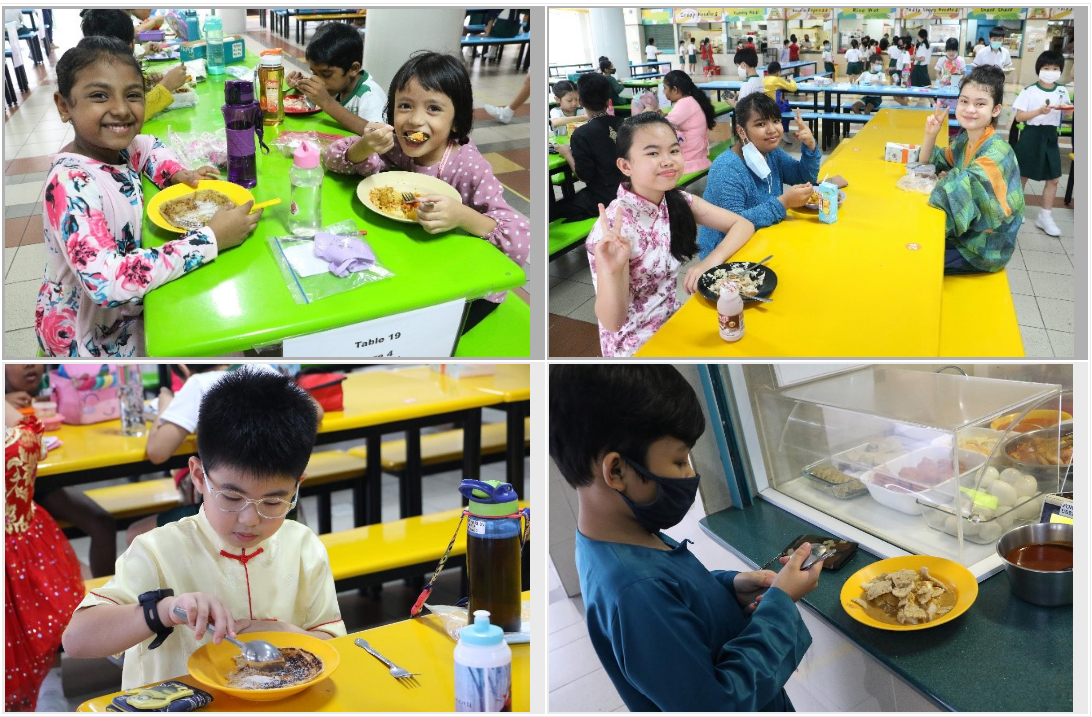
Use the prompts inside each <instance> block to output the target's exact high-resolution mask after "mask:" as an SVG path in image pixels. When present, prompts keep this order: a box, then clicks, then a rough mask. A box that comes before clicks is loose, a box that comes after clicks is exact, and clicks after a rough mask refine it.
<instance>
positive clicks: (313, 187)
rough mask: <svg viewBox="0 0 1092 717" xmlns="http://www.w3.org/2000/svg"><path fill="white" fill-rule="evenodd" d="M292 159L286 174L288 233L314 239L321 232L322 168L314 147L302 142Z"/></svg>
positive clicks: (312, 144)
mask: <svg viewBox="0 0 1092 717" xmlns="http://www.w3.org/2000/svg"><path fill="white" fill-rule="evenodd" d="M292 156H293V159H294V161H293V163H292V169H291V170H290V171H289V173H288V180H289V182H290V183H291V185H292V205H291V206H290V207H289V210H288V229H289V231H291V232H292V233H293V234H296V235H298V236H314V235H315V233H316V232H318V230H319V229H322V164H321V163H320V162H319V148H318V145H317V144H314V143H312V142H308V141H307V140H304V141H303V142H301V143H300V146H299V147H296V151H295V153H294V154H293V155H292Z"/></svg>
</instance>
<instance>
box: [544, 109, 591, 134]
mask: <svg viewBox="0 0 1092 717" xmlns="http://www.w3.org/2000/svg"><path fill="white" fill-rule="evenodd" d="M576 114H577V115H580V116H583V114H584V108H583V107H577V108H576ZM569 116H570V115H567V114H565V113H564V112H562V111H561V108H560V107H551V108H550V119H561V118H562V117H569ZM550 129H551V130H552V131H551V132H550V134H552V135H553V136H555V137H564V136H565V135H567V134H568V133H569V126H568V125H564V124H563V125H558V126H557V127H551V128H550Z"/></svg>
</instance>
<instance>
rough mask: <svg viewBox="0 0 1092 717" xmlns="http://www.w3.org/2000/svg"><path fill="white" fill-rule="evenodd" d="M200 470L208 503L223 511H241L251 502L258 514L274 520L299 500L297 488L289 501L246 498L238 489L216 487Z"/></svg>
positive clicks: (204, 472) (203, 471) (205, 473)
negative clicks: (205, 486) (203, 477)
mask: <svg viewBox="0 0 1092 717" xmlns="http://www.w3.org/2000/svg"><path fill="white" fill-rule="evenodd" d="M201 472H202V473H203V474H204V476H205V482H206V483H207V484H208V485H209V494H208V501H209V503H211V504H212V505H214V506H216V507H217V508H219V509H220V510H221V511H223V512H224V513H241V512H242V511H243V510H245V509H246V507H247V506H248V505H250V504H251V503H253V504H254V509H255V510H257V511H258V515H260V516H262V517H263V518H265V519H267V520H276V519H278V518H283V517H284V516H286V515H288V511H290V510H292V509H293V508H295V507H296V501H297V500H299V497H300V492H299V489H298V488H297V489H296V495H294V496H293V497H292V500H291V501H287V500H283V499H281V498H261V499H255V498H248V497H246V496H245V495H243V494H242V493H239V492H238V491H234V490H223V489H220V488H217V487H216V486H215V484H214V483H213V482H212V481H211V480H209V474H208V471H206V470H204V468H202V470H201Z"/></svg>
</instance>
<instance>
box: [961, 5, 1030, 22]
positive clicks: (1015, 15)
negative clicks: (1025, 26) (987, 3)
mask: <svg viewBox="0 0 1092 717" xmlns="http://www.w3.org/2000/svg"><path fill="white" fill-rule="evenodd" d="M1026 17H1027V9H1026V8H1020V7H972V8H970V9H969V10H968V11H967V19H968V20H1024V19H1026Z"/></svg>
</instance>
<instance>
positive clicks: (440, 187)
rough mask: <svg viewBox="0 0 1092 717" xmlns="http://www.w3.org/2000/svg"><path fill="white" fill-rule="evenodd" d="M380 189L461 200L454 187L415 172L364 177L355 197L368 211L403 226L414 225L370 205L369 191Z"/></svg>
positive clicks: (410, 221)
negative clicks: (440, 195)
mask: <svg viewBox="0 0 1092 717" xmlns="http://www.w3.org/2000/svg"><path fill="white" fill-rule="evenodd" d="M380 187H394V191H396V192H399V193H401V192H420V193H421V194H442V195H444V196H447V197H451V198H452V199H454V200H455V201H457V202H460V203H461V202H462V201H463V198H462V196H460V195H459V192H458V191H456V190H455V187H453V186H451V185H450V184H448V183H447V182H445V181H443V180H442V179H437V178H436V177H430V176H428V175H427V174H417V173H416V172H380V173H379V174H373V175H372V176H370V177H365V178H364V181H362V182H361V183H360V184H358V185H357V187H356V196H357V197H359V198H360V201H361V202H362V203H363V204H364V206H366V207H367V208H368V209H371V210H372V211H373V212H375V213H376V214H381V215H383V216H385V217H387V218H388V219H393V220H394V221H396V222H403V223H405V224H416V223H417V222H416V221H415V220H413V219H406V218H405V217H403V216H401V215H396V214H387V213H386V212H381V211H379V207H377V206H375V205H374V204H372V200H371V197H370V196H369V195H370V194H371V191H372V190H373V189H379V188H380Z"/></svg>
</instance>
